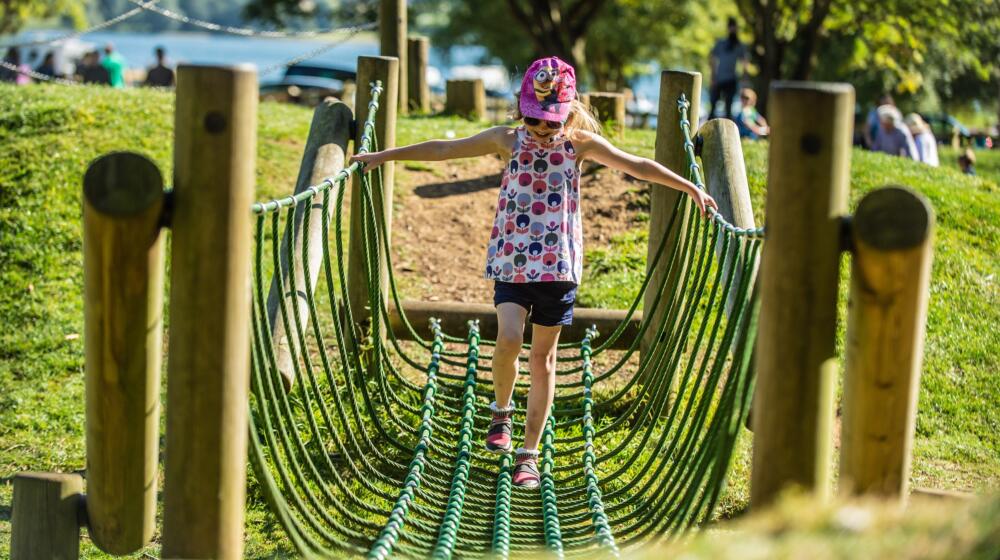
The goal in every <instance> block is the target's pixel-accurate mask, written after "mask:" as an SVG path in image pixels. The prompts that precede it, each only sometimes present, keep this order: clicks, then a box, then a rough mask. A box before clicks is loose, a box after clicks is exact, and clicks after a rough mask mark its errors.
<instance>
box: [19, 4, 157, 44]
mask: <svg viewBox="0 0 1000 560" xmlns="http://www.w3.org/2000/svg"><path fill="white" fill-rule="evenodd" d="M157 1H158V0H149V2H142V1H138V2H136V3H137V4H140V6H139V7H137V8H132V9H131V10H129V11H127V12H125V13H123V14H121V15H118V16H115V17H113V18H111V19H109V20H107V21H103V22H101V23H98V24H96V25H93V26H91V27H88V28H87V29H84V30H82V31H74V32H73V33H67V34H66V35H60V36H58V37H55V38H54V39H40V40H38V41H27V42H24V43H8V44H6V45H0V49H8V48H25V47H38V46H41V45H57V44H59V43H62V42H64V41H68V40H70V39H75V38H77V37H79V36H81V35H86V34H88V33H93V32H95V31H100V30H102V29H105V28H108V27H111V26H112V25H116V24H119V23H121V22H123V21H125V20H127V19H129V18H130V17H132V16H135V15H137V14H141V13H142V12H143V10H144V9H146V8H147V7H149V6H151V5H153V4H155V3H156V2H157Z"/></svg>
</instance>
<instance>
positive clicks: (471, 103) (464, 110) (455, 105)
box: [444, 78, 486, 121]
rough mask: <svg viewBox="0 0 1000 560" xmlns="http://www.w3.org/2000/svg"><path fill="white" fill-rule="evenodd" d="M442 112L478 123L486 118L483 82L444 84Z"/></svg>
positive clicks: (478, 80) (449, 81)
mask: <svg viewBox="0 0 1000 560" xmlns="http://www.w3.org/2000/svg"><path fill="white" fill-rule="evenodd" d="M444 111H445V113H449V114H452V115H461V116H463V117H465V118H467V119H472V120H475V121H480V120H483V119H485V118H486V88H485V87H484V86H483V80H481V79H479V78H476V79H474V80H448V81H447V82H445V100H444Z"/></svg>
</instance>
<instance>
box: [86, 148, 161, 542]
mask: <svg viewBox="0 0 1000 560" xmlns="http://www.w3.org/2000/svg"><path fill="white" fill-rule="evenodd" d="M164 199H165V197H164V194H163V177H162V176H161V175H160V170H159V169H157V167H156V164H155V163H153V162H152V161H150V160H148V159H146V158H145V157H143V156H141V155H138V154H134V153H128V152H117V153H111V154H108V155H105V156H102V157H100V158H98V159H97V160H95V161H94V162H93V163H92V164H90V167H89V168H88V169H87V173H86V175H84V179H83V270H84V272H83V286H84V308H83V310H84V336H83V342H84V347H85V350H86V368H85V369H86V381H87V518H88V532H89V533H90V537H91V539H93V541H94V543H95V544H96V545H97V546H98V547H99V548H100V549H101V550H103V551H105V552H107V553H110V554H114V555H125V554H129V553H132V552H135V551H136V550H139V549H140V548H142V547H143V546H145V545H146V544H148V543H149V542H150V540H152V538H153V532H154V530H155V529H156V489H157V470H158V465H159V458H160V453H159V452H160V437H159V436H160V365H161V355H162V353H163V235H161V226H162V219H163V209H164Z"/></svg>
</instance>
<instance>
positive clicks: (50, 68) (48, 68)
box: [35, 51, 60, 78]
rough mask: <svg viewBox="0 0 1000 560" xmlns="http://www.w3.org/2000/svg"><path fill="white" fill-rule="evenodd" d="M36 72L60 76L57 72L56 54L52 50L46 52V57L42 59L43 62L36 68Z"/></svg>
mask: <svg viewBox="0 0 1000 560" xmlns="http://www.w3.org/2000/svg"><path fill="white" fill-rule="evenodd" d="M35 72H37V73H39V74H42V75H43V76H48V77H50V78H58V77H60V76H59V74H58V72H56V55H55V53H53V52H52V51H49V52H47V53H45V58H44V59H42V63H41V64H39V65H38V68H35Z"/></svg>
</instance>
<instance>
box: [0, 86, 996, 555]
mask: <svg viewBox="0 0 1000 560" xmlns="http://www.w3.org/2000/svg"><path fill="white" fill-rule="evenodd" d="M309 121H310V112H309V111H308V110H305V109H302V108H298V107H291V106H284V105H274V104H265V105H262V106H261V110H260V115H259V125H258V126H259V134H258V151H257V153H258V161H257V183H258V193H257V198H265V197H269V196H277V195H281V194H286V193H287V192H289V191H290V190H291V189H292V187H293V181H294V178H295V176H296V175H297V169H298V165H299V161H300V158H301V150H302V147H303V144H304V140H305V138H306V134H307V131H308V126H309ZM172 126H173V97H172V95H170V94H167V93H161V92H150V91H138V90H131V91H124V92H120V91H111V90H107V89H100V88H72V89H66V88H57V87H56V88H54V87H45V86H37V87H32V88H13V87H9V86H0V321H2V323H0V324H3V326H4V328H3V329H2V330H0V551H2V552H0V556H2V555H3V553H4V552H6V550H8V547H9V539H10V523H9V516H10V503H11V484H10V479H11V477H12V476H13V474H14V473H17V472H20V471H24V470H41V471H50V470H53V471H74V470H80V469H83V468H84V465H85V461H84V441H83V423H84V418H83V405H82V402H83V347H82V340H81V335H82V329H83V316H82V301H81V289H82V267H81V264H82V261H81V259H82V256H81V241H80V239H81V229H80V228H81V225H80V224H81V219H80V217H81V216H80V195H79V193H80V189H81V178H82V173H83V171H84V170H85V169H86V166H87V164H88V162H90V161H91V160H92V159H93V158H95V157H97V156H99V155H100V154H103V153H106V152H109V151H113V150H126V149H127V150H133V151H138V152H140V153H143V154H145V155H147V156H148V157H150V158H151V159H152V160H153V161H155V162H156V163H157V165H158V166H159V167H160V169H161V171H162V172H163V174H164V177H167V178H168V179H167V182H168V183H169V177H170V176H171V145H172ZM481 126H482V125H480V124H478V123H471V122H468V121H465V120H462V119H455V118H424V117H421V118H409V119H402V120H401V121H400V124H399V126H398V136H399V138H398V141H399V143H400V144H404V143H410V142H414V141H418V140H422V139H427V138H436V137H447V136H450V134H451V133H453V134H454V135H455V136H463V135H466V134H469V133H472V132H474V131H476V130H479V129H480V128H481ZM653 138H654V134H653V132H652V131H629V132H628V133H627V135H626V137H625V139H624V141H623V142H621V146H622V147H623V148H625V149H627V150H629V151H632V152H635V153H638V154H641V155H646V156H650V155H652V152H653ZM766 148H767V145H766V144H764V143H760V144H747V145H745V149H746V160H747V165H748V174H749V177H750V182H751V190H752V198H753V202H754V206H755V211H756V214H757V217H758V220H759V222H758V223H762V222H760V220H762V219H763V208H764V204H763V196H764V182H765V181H764V180H765V174H766V157H767V153H766ZM977 156H978V157H979V164H978V165H977V170H978V172H979V176H978V177H977V178H969V177H965V176H963V175H961V174H959V173H958V171H957V169H955V168H954V165H953V163H954V154H951V153H950V152H948V151H947V150H942V154H941V157H942V162H943V164H944V168H942V169H930V168H926V167H922V166H919V165H915V164H913V163H909V162H904V161H902V160H900V159H894V158H889V157H886V156H881V155H878V154H869V153H863V152H857V151H856V152H855V153H854V155H853V162H852V168H853V173H852V191H851V192H852V195H851V196H852V207H853V206H854V205H856V203H857V200H858V198H859V197H860V196H861V195H863V194H864V193H865V192H868V191H870V190H872V189H874V188H877V187H878V186H881V185H885V184H889V183H896V184H903V185H908V186H910V187H912V188H914V189H916V190H918V191H919V192H922V193H923V194H924V195H925V196H927V197H928V198H929V199H930V201H931V203H932V204H933V205H934V208H935V210H936V213H937V223H938V230H937V239H936V246H935V262H934V268H933V273H932V294H931V302H930V311H929V319H928V334H927V344H926V356H925V367H924V375H923V378H922V382H921V391H920V411H919V413H918V417H917V438H916V444H915V449H914V461H913V482H914V483H915V484H918V485H921V486H932V487H941V488H959V489H972V490H978V489H987V488H996V487H997V486H998V485H1000V421H998V415H997V414H996V411H997V410H1000V386H998V384H1000V381H998V378H997V376H996V372H997V371H1000V358H998V356H1000V327H998V325H1000V301H998V299H1000V298H998V288H997V285H998V284H997V278H998V273H1000V261H998V260H997V258H996V254H997V252H998V249H1000V225H998V224H1000V153H998V152H992V153H987V152H982V151H980V152H978V153H977ZM612 243H613V245H612V248H611V249H596V248H595V249H592V250H590V251H588V254H587V259H588V270H589V271H590V272H589V274H591V276H590V277H589V278H590V279H589V280H588V283H587V284H586V285H585V286H584V287H583V288H582V289H581V302H583V303H586V304H587V305H600V306H607V307H619V308H620V307H625V306H627V305H628V303H630V301H631V297H630V296H629V294H632V295H633V296H634V294H635V290H636V289H637V287H638V283H639V282H640V281H641V279H642V273H641V271H642V269H643V267H644V263H645V253H646V247H645V243H646V241H645V234H644V233H643V232H642V231H634V232H629V233H627V234H624V235H622V236H619V237H618V238H616V239H615V240H613V242H612ZM842 317H843V315H842ZM748 457H749V440H748V439H744V440H743V441H742V443H741V446H740V451H739V452H738V455H737V458H736V467H735V471H734V473H733V475H732V477H731V480H732V482H733V488H732V489H731V491H730V494H729V496H730V497H729V498H728V499H729V502H728V505H727V508H729V509H730V510H738V509H739V508H740V507H741V506H742V505H743V504H745V501H746V495H747V480H748V463H749V462H748ZM256 492H257V490H256V487H255V486H253V485H251V488H250V500H249V501H248V502H249V505H248V513H247V518H248V536H247V556H249V557H262V556H271V555H273V554H284V553H286V552H287V551H288V550H289V544H288V542H287V540H286V539H285V538H284V537H283V535H282V534H281V529H280V528H279V527H278V526H277V524H276V521H275V520H274V519H273V517H272V516H271V515H270V514H269V513H268V512H267V510H266V508H265V506H264V505H263V500H262V499H261V497H260V496H259V495H258V494H256ZM149 552H151V553H153V554H155V552H156V548H155V547H151V548H150V549H149ZM84 556H85V557H88V558H104V557H105V556H104V555H102V554H101V553H99V552H97V551H96V549H95V548H94V547H93V546H91V545H90V544H89V543H85V545H84Z"/></svg>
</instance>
